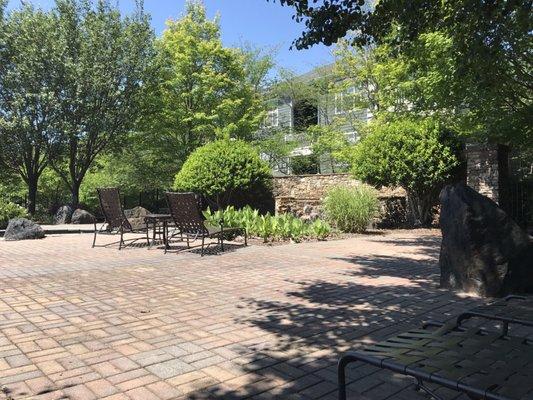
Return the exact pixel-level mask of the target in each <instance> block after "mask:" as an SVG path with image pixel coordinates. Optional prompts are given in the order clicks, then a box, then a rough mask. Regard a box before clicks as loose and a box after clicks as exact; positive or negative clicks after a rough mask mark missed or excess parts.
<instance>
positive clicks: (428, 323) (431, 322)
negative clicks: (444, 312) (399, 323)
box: [422, 320, 444, 329]
mask: <svg viewBox="0 0 533 400" xmlns="http://www.w3.org/2000/svg"><path fill="white" fill-rule="evenodd" d="M443 326H444V322H442V321H435V320H429V321H426V322H424V323H423V324H422V329H427V328H429V327H435V328H442V327H443Z"/></svg>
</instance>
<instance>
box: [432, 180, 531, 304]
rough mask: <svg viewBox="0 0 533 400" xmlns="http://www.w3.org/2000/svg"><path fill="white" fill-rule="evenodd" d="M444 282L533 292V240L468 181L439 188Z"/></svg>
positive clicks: (488, 292)
mask: <svg viewBox="0 0 533 400" xmlns="http://www.w3.org/2000/svg"><path fill="white" fill-rule="evenodd" d="M440 202H441V214H440V227H441V230H442V245H441V251H440V260H439V263H440V271H441V277H440V283H441V286H442V287H445V288H454V289H459V290H464V291H468V292H476V293H477V294H480V295H482V296H489V297H494V296H502V295H504V294H507V293H520V292H533V243H532V242H531V240H530V238H529V236H528V234H527V233H526V232H524V231H523V230H522V229H521V228H520V227H519V226H518V225H517V224H516V223H515V222H514V221H513V220H512V219H511V218H510V217H509V216H508V215H507V214H506V213H505V212H504V211H503V210H502V209H501V208H499V207H498V205H497V204H496V203H495V202H493V201H492V200H490V199H489V198H487V197H485V196H483V195H481V194H479V193H478V192H476V191H475V190H473V189H472V188H470V187H468V186H466V185H464V184H456V185H453V186H452V185H450V186H446V187H445V188H444V189H443V190H442V192H441V194H440Z"/></svg>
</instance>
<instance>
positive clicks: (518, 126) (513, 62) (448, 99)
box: [280, 0, 533, 147]
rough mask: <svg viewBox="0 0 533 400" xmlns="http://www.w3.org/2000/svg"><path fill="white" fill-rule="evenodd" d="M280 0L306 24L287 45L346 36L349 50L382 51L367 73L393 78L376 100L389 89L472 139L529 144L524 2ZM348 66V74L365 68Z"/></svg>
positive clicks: (527, 7)
mask: <svg viewBox="0 0 533 400" xmlns="http://www.w3.org/2000/svg"><path fill="white" fill-rule="evenodd" d="M280 2H281V4H283V5H289V6H293V7H294V9H295V18H296V21H298V22H304V23H305V25H306V28H307V29H306V30H305V31H304V32H303V34H302V36H301V37H300V38H298V39H297V40H296V41H295V43H294V44H295V45H296V47H297V48H299V49H302V48H308V47H309V46H312V45H314V44H317V43H324V44H326V45H331V44H333V43H336V42H337V41H338V40H339V39H342V38H345V37H346V36H350V39H349V44H354V45H355V48H356V49H357V50H356V51H355V52H358V53H359V52H364V50H361V49H365V48H368V47H369V46H378V49H383V50H385V52H384V54H386V56H387V57H386V58H387V59H388V60H386V61H385V65H383V66H385V67H386V71H378V69H374V70H373V71H372V73H374V72H375V73H377V74H378V75H379V74H380V73H381V72H385V75H383V76H382V77H383V78H385V77H386V76H387V75H389V76H391V77H392V78H393V79H392V80H386V79H383V80H381V83H382V84H384V85H385V87H383V86H380V85H374V86H373V87H372V88H373V90H374V89H376V90H378V91H381V90H383V89H384V91H385V93H384V94H385V98H382V99H381V100H392V99H391V98H390V97H389V95H393V98H394V99H395V100H396V101H397V103H396V105H397V106H400V107H401V108H405V107H406V106H408V105H410V104H413V105H414V107H415V108H416V107H421V106H424V107H427V109H426V110H420V111H422V112H424V111H425V114H424V115H429V113H430V112H431V110H437V113H438V114H448V115H451V116H453V118H454V119H455V118H459V121H457V122H458V124H459V126H460V129H461V131H463V132H464V133H466V134H469V135H471V136H474V137H475V138H476V139H478V140H480V139H484V140H486V139H490V140H494V141H499V142H501V143H506V144H514V145H517V146H524V147H527V146H531V144H532V142H533V130H531V106H532V103H531V100H532V97H531V68H532V61H531V26H532V13H531V1H530V0H517V1H512V2H510V1H488V2H487V1H465V0H458V1H412V0H381V1H376V2H364V1H356V0H330V1H328V2H324V3H323V4H318V5H317V4H315V3H314V2H309V1H307V0H281V1H280ZM372 3H374V4H373V5H372V6H370V4H372ZM332 20H334V21H335V23H334V24H326V23H324V21H332ZM382 54H383V53H382ZM382 61H383V60H381V61H380V62H379V63H381V62H382ZM369 65H370V66H372V62H371V63H370V64H369ZM353 66H354V68H353V69H352V70H351V71H352V72H353V73H354V74H358V71H362V72H364V71H365V70H366V71H368V68H364V69H363V70H361V69H359V68H358V67H359V66H361V64H354V65H353ZM488 66H490V68H489V67H488ZM359 77H363V75H359ZM371 80H372V79H370V81H371ZM424 83H426V84H427V85H424ZM387 86H388V87H387ZM404 89H405V90H406V91H407V92H405V93H404V91H403V90H404ZM417 90H419V92H417ZM387 92H389V93H388V94H387ZM402 94H407V98H404V97H402ZM371 97H374V96H371ZM378 97H381V96H380V95H378ZM386 97H389V98H388V99H387V98H386ZM419 99H420V100H421V102H419V101H418V100H419ZM417 103H418V104H417ZM372 110H373V111H374V109H372ZM383 110H386V108H383ZM431 115H435V113H434V112H432V113H431Z"/></svg>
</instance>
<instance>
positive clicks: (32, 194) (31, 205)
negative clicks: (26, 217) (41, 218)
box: [26, 175, 39, 215]
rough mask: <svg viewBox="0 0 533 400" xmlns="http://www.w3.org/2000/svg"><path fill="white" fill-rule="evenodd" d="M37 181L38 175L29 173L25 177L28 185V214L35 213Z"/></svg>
mask: <svg viewBox="0 0 533 400" xmlns="http://www.w3.org/2000/svg"><path fill="white" fill-rule="evenodd" d="M38 181H39V176H38V175H30V176H28V179H27V182H26V183H27V185H28V204H27V209H28V213H29V214H30V215H34V214H35V207H36V205H37V183H38Z"/></svg>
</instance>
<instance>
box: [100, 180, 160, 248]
mask: <svg viewBox="0 0 533 400" xmlns="http://www.w3.org/2000/svg"><path fill="white" fill-rule="evenodd" d="M96 191H97V193H98V199H99V201H100V208H101V209H102V214H103V215H104V218H105V220H104V223H103V224H102V226H101V227H100V229H97V226H96V222H95V223H94V238H93V246H92V247H96V235H98V234H102V233H105V234H114V235H120V240H119V241H118V242H113V243H108V244H106V245H105V246H109V245H110V244H115V243H118V244H119V245H118V248H119V250H120V249H122V247H123V246H126V242H130V244H133V243H134V242H136V241H137V240H140V239H143V238H133V239H128V240H124V234H125V233H146V241H147V243H148V245H149V244H150V238H149V235H148V226H147V224H146V222H145V221H144V218H143V219H142V221H141V220H139V221H133V220H132V221H130V220H128V218H126V216H125V215H124V210H123V208H122V203H121V202H120V191H119V189H118V188H101V189H96Z"/></svg>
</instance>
